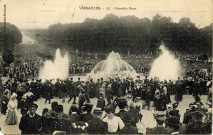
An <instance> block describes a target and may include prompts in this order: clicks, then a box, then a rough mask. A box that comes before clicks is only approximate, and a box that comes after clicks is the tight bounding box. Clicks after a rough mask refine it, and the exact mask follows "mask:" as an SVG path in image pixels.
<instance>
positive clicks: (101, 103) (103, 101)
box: [96, 98, 106, 110]
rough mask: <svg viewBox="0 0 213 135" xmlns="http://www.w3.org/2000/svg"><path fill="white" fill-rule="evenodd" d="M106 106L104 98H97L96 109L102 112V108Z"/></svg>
mask: <svg viewBox="0 0 213 135" xmlns="http://www.w3.org/2000/svg"><path fill="white" fill-rule="evenodd" d="M105 105H106V103H105V100H104V98H99V99H98V101H97V105H96V107H99V108H101V109H102V110H104V106H105Z"/></svg>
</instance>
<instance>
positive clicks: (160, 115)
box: [146, 112, 168, 134]
mask: <svg viewBox="0 0 213 135" xmlns="http://www.w3.org/2000/svg"><path fill="white" fill-rule="evenodd" d="M165 115H166V114H164V113H160V112H159V113H158V112H156V113H154V118H155V119H156V122H157V126H156V127H154V128H147V129H146V134H168V130H167V129H166V128H165V127H163V123H164V121H165V119H166V117H165Z"/></svg>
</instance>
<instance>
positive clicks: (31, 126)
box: [19, 103, 41, 134]
mask: <svg viewBox="0 0 213 135" xmlns="http://www.w3.org/2000/svg"><path fill="white" fill-rule="evenodd" d="M37 108H38V105H36V104H34V103H33V104H31V105H30V106H29V113H28V114H26V115H24V116H22V117H21V121H20V123H19V129H20V130H21V133H22V134H38V133H39V130H40V129H41V123H39V120H40V118H41V116H40V115H38V114H36V111H37Z"/></svg>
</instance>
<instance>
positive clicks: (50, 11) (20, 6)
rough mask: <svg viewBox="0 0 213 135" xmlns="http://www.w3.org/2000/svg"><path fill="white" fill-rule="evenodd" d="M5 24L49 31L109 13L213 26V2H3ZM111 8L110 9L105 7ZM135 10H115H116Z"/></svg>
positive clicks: (89, 0) (165, 0) (198, 25)
mask: <svg viewBox="0 0 213 135" xmlns="http://www.w3.org/2000/svg"><path fill="white" fill-rule="evenodd" d="M4 4H6V21H7V22H9V23H12V24H14V25H16V26H17V27H18V28H21V29H23V28H48V26H49V25H51V24H55V23H58V22H60V23H62V24H64V23H81V22H83V21H84V20H85V19H86V18H94V19H102V18H103V17H104V16H105V15H106V14H109V13H113V14H115V15H117V16H119V17H120V16H127V15H134V16H136V17H138V18H144V17H147V18H149V19H152V18H153V16H154V15H156V14H160V15H161V16H167V17H171V18H172V21H173V22H178V21H179V20H180V19H181V18H182V17H188V18H190V19H191V21H192V22H193V23H195V25H196V26H197V27H199V28H202V27H205V26H207V25H209V24H210V23H212V15H213V14H212V13H213V12H212V0H0V11H1V14H0V22H3V12H4ZM81 6H85V7H100V8H101V10H82V9H80V8H79V7H81ZM108 7H110V10H106V8H108ZM116 7H117V8H123V7H126V8H129V7H132V8H136V10H116V9H115V8H116Z"/></svg>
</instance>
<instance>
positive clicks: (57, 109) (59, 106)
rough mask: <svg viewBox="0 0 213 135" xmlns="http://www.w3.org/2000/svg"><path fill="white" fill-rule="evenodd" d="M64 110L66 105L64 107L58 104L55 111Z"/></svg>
mask: <svg viewBox="0 0 213 135" xmlns="http://www.w3.org/2000/svg"><path fill="white" fill-rule="evenodd" d="M63 110H64V107H63V106H62V105H58V106H57V107H56V109H55V112H56V113H61V112H63Z"/></svg>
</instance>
